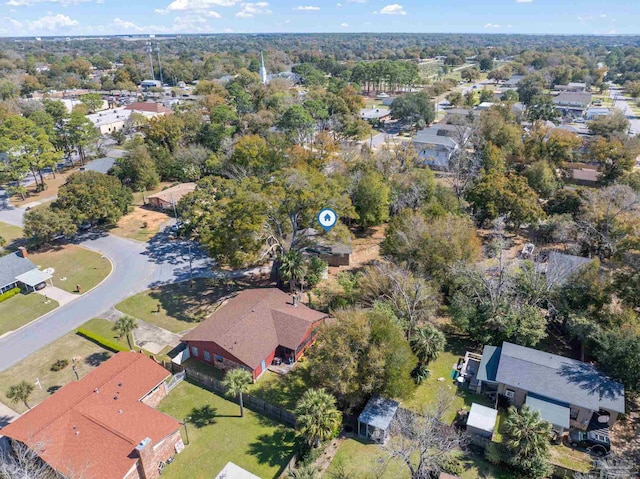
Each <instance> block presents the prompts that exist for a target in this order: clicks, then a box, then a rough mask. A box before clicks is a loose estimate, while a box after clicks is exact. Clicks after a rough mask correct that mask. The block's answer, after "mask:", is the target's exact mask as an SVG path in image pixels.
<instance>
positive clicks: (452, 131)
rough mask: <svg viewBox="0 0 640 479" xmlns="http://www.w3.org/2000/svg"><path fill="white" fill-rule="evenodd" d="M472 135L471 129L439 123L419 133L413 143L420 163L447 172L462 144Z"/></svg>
mask: <svg viewBox="0 0 640 479" xmlns="http://www.w3.org/2000/svg"><path fill="white" fill-rule="evenodd" d="M470 134H471V129H469V128H467V127H466V126H463V125H451V124H446V123H438V124H435V125H433V126H430V127H429V128H425V129H423V130H420V131H418V132H417V133H416V134H415V135H414V137H413V138H412V142H413V146H414V147H415V149H416V151H417V152H418V159H419V160H420V161H422V162H423V163H424V164H426V165H428V166H429V167H431V168H433V169H438V170H446V169H448V168H449V160H450V159H451V157H452V156H453V154H454V153H455V152H456V151H457V150H458V149H459V148H460V143H461V142H465V141H466V140H467V139H468V137H469V135H470Z"/></svg>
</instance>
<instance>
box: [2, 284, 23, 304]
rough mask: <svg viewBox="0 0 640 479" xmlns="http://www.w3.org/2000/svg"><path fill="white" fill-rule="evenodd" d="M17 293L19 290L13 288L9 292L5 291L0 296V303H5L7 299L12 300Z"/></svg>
mask: <svg viewBox="0 0 640 479" xmlns="http://www.w3.org/2000/svg"><path fill="white" fill-rule="evenodd" d="M19 292H20V288H13V289H10V290H9V291H5V292H4V293H2V294H0V303H2V302H3V301H6V300H7V299H9V298H13V297H14V296H15V295H16V294H18V293H19Z"/></svg>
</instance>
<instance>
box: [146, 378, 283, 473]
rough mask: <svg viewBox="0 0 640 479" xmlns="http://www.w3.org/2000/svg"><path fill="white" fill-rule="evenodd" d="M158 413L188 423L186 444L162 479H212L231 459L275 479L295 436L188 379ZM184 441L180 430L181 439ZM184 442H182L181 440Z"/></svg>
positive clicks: (281, 469)
mask: <svg viewBox="0 0 640 479" xmlns="http://www.w3.org/2000/svg"><path fill="white" fill-rule="evenodd" d="M158 409H159V410H160V411H162V412H164V413H166V414H169V415H170V416H173V417H174V418H177V419H178V420H180V421H182V420H183V419H184V418H186V417H191V419H190V420H189V421H188V424H187V427H188V428H189V440H190V444H189V445H187V446H186V448H185V450H184V451H183V452H182V453H181V454H179V455H177V456H176V458H175V461H174V462H173V463H172V464H171V465H169V466H167V468H166V469H165V470H164V471H163V476H165V478H166V479H173V478H184V477H189V478H190V479H210V478H211V477H215V475H216V474H218V472H220V471H221V470H222V468H223V467H224V466H225V464H226V463H227V462H229V461H231V462H233V463H235V464H237V465H238V466H240V467H242V468H244V469H246V470H248V471H249V472H252V473H253V474H255V475H257V476H259V477H261V478H264V479H271V478H276V477H278V476H279V475H280V473H281V472H282V471H283V469H284V467H285V466H286V464H287V463H288V462H289V460H290V459H291V456H292V454H293V449H294V438H295V432H294V431H293V430H292V429H289V428H287V427H285V426H283V425H281V424H278V423H277V422H275V421H272V420H270V419H267V418H265V417H262V416H259V415H257V414H255V413H254V412H252V411H249V410H247V409H246V408H245V412H244V417H243V418H241V417H239V413H240V410H239V406H238V405H237V404H235V403H233V402H230V401H227V400H226V399H223V398H221V397H220V396H217V395H215V394H213V393H211V392H209V391H207V390H206V389H202V388H200V387H198V386H195V385H194V384H191V383H189V382H187V381H184V382H182V383H181V384H180V385H179V386H178V387H176V389H174V390H173V391H172V392H171V394H169V396H168V397H166V398H165V399H163V400H162V402H161V403H160V405H159V407H158ZM184 437H185V435H184V431H183V438H184ZM185 442H186V440H185Z"/></svg>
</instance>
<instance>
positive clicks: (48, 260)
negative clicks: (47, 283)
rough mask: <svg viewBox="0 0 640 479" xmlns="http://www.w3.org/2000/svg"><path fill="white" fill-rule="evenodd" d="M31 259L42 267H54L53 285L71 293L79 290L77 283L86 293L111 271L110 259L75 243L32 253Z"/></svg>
mask: <svg viewBox="0 0 640 479" xmlns="http://www.w3.org/2000/svg"><path fill="white" fill-rule="evenodd" d="M29 259H30V260H31V261H33V262H34V263H35V264H36V265H38V266H39V267H40V269H46V268H54V269H55V273H54V274H53V285H54V286H56V287H58V288H60V289H64V290H65V291H68V292H69V293H75V292H77V291H76V286H77V285H80V287H81V288H82V292H83V293H85V292H87V291H89V290H90V289H91V288H93V287H95V286H97V285H98V283H100V282H101V281H102V280H103V279H104V278H106V277H107V276H108V275H109V273H110V272H111V262H110V261H109V260H108V259H106V258H103V257H102V255H101V254H100V253H96V252H95V251H90V250H88V249H86V248H81V247H80V246H75V245H65V246H64V247H62V248H59V249H51V250H48V251H44V252H39V253H31V254H30V255H29ZM64 278H66V279H64Z"/></svg>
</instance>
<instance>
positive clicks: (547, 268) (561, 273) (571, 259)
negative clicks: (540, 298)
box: [535, 251, 593, 286]
mask: <svg viewBox="0 0 640 479" xmlns="http://www.w3.org/2000/svg"><path fill="white" fill-rule="evenodd" d="M592 261H593V260H592V259H591V258H585V257H583V256H575V255H572V254H565V253H559V252H557V251H552V252H550V253H549V257H548V259H547V262H546V263H536V264H535V268H536V271H537V272H539V273H541V274H544V275H545V278H546V280H547V284H549V285H550V286H562V285H563V284H564V283H566V282H567V280H568V279H569V277H570V276H571V275H572V274H573V273H575V272H577V271H578V270H579V269H580V268H581V267H582V266H584V265H586V264H589V263H591V262H592Z"/></svg>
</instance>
